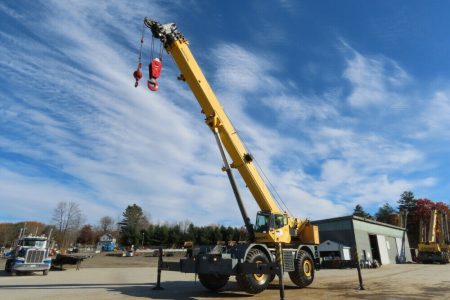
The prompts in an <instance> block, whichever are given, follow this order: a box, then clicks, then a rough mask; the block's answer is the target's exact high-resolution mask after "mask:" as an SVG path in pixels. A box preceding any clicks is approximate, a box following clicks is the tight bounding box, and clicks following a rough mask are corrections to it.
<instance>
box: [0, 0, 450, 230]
mask: <svg viewBox="0 0 450 300" xmlns="http://www.w3.org/2000/svg"><path fill="white" fill-rule="evenodd" d="M37 3H38V4H39V7H40V9H41V10H42V11H41V13H40V14H39V16H40V18H41V19H40V20H39V22H36V21H35V20H33V19H32V18H29V16H28V14H29V13H28V12H26V11H19V10H17V11H16V10H14V9H12V8H10V7H9V6H8V5H5V4H2V5H0V10H1V11H2V12H3V13H4V14H6V15H8V16H9V17H10V18H12V19H20V23H21V26H23V28H24V30H22V31H20V30H17V29H11V28H9V29H8V30H1V31H0V43H1V44H2V45H7V47H2V48H0V55H1V56H2V61H0V70H1V74H0V79H1V80H2V81H3V82H7V83H8V84H7V85H2V89H1V90H0V96H1V98H2V101H1V102H0V128H1V131H0V151H1V153H2V154H3V156H2V158H3V157H5V158H6V159H4V160H2V161H0V199H2V200H3V199H8V200H6V201H8V203H11V204H8V206H9V208H10V209H9V210H8V212H7V213H5V212H2V214H0V218H8V219H21V218H25V217H26V218H38V219H40V220H43V221H48V220H49V218H50V216H51V211H52V208H53V207H54V206H55V205H56V203H57V202H58V201H61V200H68V201H69V200H70V201H71V200H73V201H77V202H80V203H81V204H82V207H83V209H84V211H85V214H86V215H87V217H88V221H90V222H95V221H97V219H99V218H100V217H101V216H103V215H107V214H109V215H112V216H113V217H116V216H117V215H119V214H120V212H121V211H123V209H124V208H125V207H126V205H128V204H131V203H137V204H139V205H141V206H143V208H144V210H145V211H147V212H148V213H149V214H150V215H151V216H152V219H153V220H155V221H157V220H160V221H165V220H168V221H175V220H182V219H186V218H189V219H192V220H193V221H195V222H196V223H198V224H208V223H214V222H217V221H218V220H220V221H221V222H223V223H225V224H232V225H238V224H241V223H242V221H241V220H240V217H239V216H240V214H239V213H238V210H237V206H236V205H234V202H235V200H234V198H233V195H232V193H231V188H230V187H229V184H228V181H227V179H226V176H225V174H223V173H222V172H220V167H221V161H220V157H219V154H218V151H217V149H216V146H215V143H214V139H213V137H212V135H211V133H210V132H209V129H208V128H207V127H206V126H205V125H204V123H203V122H202V119H203V116H202V114H201V113H200V109H199V107H198V105H197V103H196V101H195V99H194V97H193V96H192V94H191V92H190V91H189V90H188V88H187V87H186V86H185V85H183V83H181V82H178V81H176V80H175V77H176V75H177V74H178V70H177V69H176V67H175V66H174V65H173V64H172V62H170V60H169V59H167V60H166V61H165V62H164V70H163V76H162V77H161V79H160V86H161V89H160V91H159V92H158V93H150V92H149V91H148V90H146V87H145V86H140V87H139V88H137V89H135V88H134V87H133V79H132V76H131V73H132V68H134V67H135V65H136V56H137V53H136V52H137V51H136V47H137V46H138V43H139V38H140V36H139V32H140V29H141V28H140V25H141V24H140V20H141V18H142V15H141V13H142V11H149V12H152V14H153V15H158V16H159V17H160V18H161V19H162V20H163V21H172V19H173V18H175V16H173V15H172V14H171V13H170V10H168V9H167V8H166V6H159V5H157V4H155V3H153V2H152V3H142V4H141V3H139V4H137V3H132V4H130V3H121V2H117V3H116V2H115V3H114V4H109V3H103V2H102V3H91V2H89V1H77V2H76V3H66V2H60V1H59V2H58V1H54V2H42V3H41V2H37ZM147 45H148V43H147ZM346 47H347V48H346V50H345V51H344V52H341V54H342V55H343V58H342V59H343V60H344V62H345V68H344V69H343V70H340V72H341V73H340V74H339V75H341V77H342V78H343V80H344V81H345V83H346V84H348V86H349V93H348V94H346V93H344V92H342V91H341V90H340V89H336V87H332V88H330V89H327V88H325V89H323V91H318V92H317V93H315V94H314V93H311V94H302V93H299V92H298V91H299V90H301V89H299V86H300V84H301V83H296V82H293V81H292V80H291V81H290V84H286V82H285V81H284V79H283V78H279V77H277V76H274V75H273V74H274V71H276V72H275V73H277V74H280V73H282V71H283V70H280V69H276V70H275V66H274V65H271V64H269V63H267V62H268V61H271V60H272V58H273V56H272V55H273V54H272V52H271V51H270V49H264V50H258V49H247V48H244V47H243V46H241V45H239V44H238V43H235V44H224V43H219V44H214V45H212V46H210V47H205V50H204V51H205V53H207V54H208V55H209V56H208V58H209V60H206V61H205V62H204V63H203V64H206V68H205V70H206V71H207V72H206V73H207V75H208V77H209V78H210V80H211V83H212V85H213V87H214V89H215V90H216V92H217V95H218V97H219V99H220V100H221V102H222V103H223V105H224V107H225V110H226V111H227V113H228V114H229V115H230V118H231V120H232V121H233V123H234V124H235V125H236V128H237V129H238V132H239V134H240V135H241V136H242V138H243V139H244V140H245V142H246V144H247V146H248V148H249V150H250V151H251V152H252V153H253V154H254V156H255V157H256V159H257V161H258V163H259V165H261V167H262V168H263V170H264V172H265V174H266V175H267V176H268V178H269V179H270V180H271V182H272V183H273V185H274V186H275V187H276V189H277V191H278V193H279V194H280V196H281V197H282V198H283V200H284V201H285V202H286V203H287V205H288V206H289V208H290V210H291V211H292V212H293V213H294V214H295V215H298V216H302V217H308V218H310V219H316V218H323V217H332V216H337V215H342V214H346V213H349V212H350V211H351V209H352V206H354V204H355V203H361V204H364V205H369V206H370V205H375V204H377V203H381V202H386V201H390V202H391V203H393V202H394V201H395V200H396V198H397V197H398V195H399V194H400V193H401V192H402V191H403V190H406V189H417V188H427V187H431V186H433V185H434V184H436V183H437V179H436V178H434V177H433V176H428V175H423V174H420V172H419V171H420V170H421V169H423V167H424V166H425V165H427V163H428V162H429V157H427V155H426V154H425V153H424V151H423V150H422V148H421V145H417V144H414V141H411V140H407V139H406V138H403V136H399V137H395V136H393V135H392V134H387V133H386V132H384V131H383V130H374V128H373V127H370V126H367V115H366V114H363V115H358V114H357V113H355V110H356V111H359V110H360V111H364V110H365V109H368V108H374V107H375V108H377V109H374V111H373V113H376V114H377V115H376V116H375V117H376V118H379V120H382V121H385V122H382V123H383V124H391V125H390V126H392V127H391V128H390V129H392V130H390V131H389V133H392V132H394V133H395V132H403V131H402V130H404V126H403V124H392V123H389V120H388V119H386V116H385V115H384V114H383V106H384V105H388V106H389V105H391V106H401V105H403V104H404V99H405V98H406V97H407V96H409V94H408V93H405V87H406V86H408V87H409V85H408V84H409V82H411V81H412V80H413V78H412V76H411V75H409V74H407V72H406V71H405V70H403V69H402V68H401V67H400V65H399V64H398V63H396V62H395V61H393V60H391V59H388V58H386V57H383V56H370V55H364V54H363V53H360V52H358V51H356V50H354V49H353V48H351V47H350V46H349V45H346ZM277 68H279V66H277ZM142 85H144V84H142ZM431 99H432V100H433V101H432V102H431V105H430V106H429V110H424V112H425V111H427V112H428V113H432V114H433V115H435V116H436V118H435V119H433V120H427V119H426V118H425V113H424V115H423V118H422V119H420V120H419V123H420V124H422V125H424V127H423V128H424V131H421V133H422V135H427V136H430V135H431V133H434V134H435V135H439V132H441V131H443V130H446V128H447V127H446V126H445V125H444V124H445V116H446V112H447V110H448V109H447V108H448V107H447V106H449V105H448V102H449V101H448V95H447V93H445V92H441V93H436V94H435V96H433V97H431ZM415 101H416V100H415ZM347 104H348V105H347ZM348 107H351V108H352V109H354V110H353V111H350V112H349V111H348V110H347V108H348ZM371 113H372V111H371ZM394 113H398V114H399V115H400V111H394ZM396 116H397V115H396ZM375 117H374V118H375ZM399 118H400V117H399ZM402 120H404V117H402ZM437 120H441V121H437ZM418 126H420V125H419V124H418ZM408 132H409V134H410V135H409V136H414V135H412V134H411V132H410V131H408ZM405 136H407V135H405ZM416 137H417V136H416ZM410 174H414V176H408V175H410ZM240 185H241V187H242V189H243V190H244V196H245V198H246V200H245V201H246V204H247V205H248V207H249V212H250V214H254V213H255V212H256V211H257V210H258V207H257V205H256V203H255V202H254V201H253V200H251V196H250V194H249V193H248V191H245V184H244V183H243V182H242V181H240ZM10 201H11V202H10ZM24 206H26V211H24V210H23V207H24ZM224 211H226V212H227V214H226V216H225V215H224V213H223V212H224ZM24 213H25V214H26V216H24ZM46 218H47V219H46Z"/></svg>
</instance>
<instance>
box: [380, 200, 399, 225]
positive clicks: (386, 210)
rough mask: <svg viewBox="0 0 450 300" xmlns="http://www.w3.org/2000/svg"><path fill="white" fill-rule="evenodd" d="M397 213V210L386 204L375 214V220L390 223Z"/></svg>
mask: <svg viewBox="0 0 450 300" xmlns="http://www.w3.org/2000/svg"><path fill="white" fill-rule="evenodd" d="M395 213H396V211H395V209H394V208H393V207H392V206H391V205H390V204H389V203H387V202H386V203H385V204H384V205H383V206H381V207H380V208H379V209H378V212H377V213H376V214H375V219H376V220H377V221H379V222H383V223H389V219H390V216H391V215H392V214H395Z"/></svg>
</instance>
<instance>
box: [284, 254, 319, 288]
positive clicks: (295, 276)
mask: <svg viewBox="0 0 450 300" xmlns="http://www.w3.org/2000/svg"><path fill="white" fill-rule="evenodd" d="M294 267H295V270H294V271H292V272H289V278H291V281H292V282H293V283H294V284H295V285H297V286H298V287H301V288H303V287H306V286H308V285H310V284H311V283H312V282H313V281H314V262H313V260H312V258H311V255H309V253H308V252H306V251H304V250H299V251H298V253H297V258H296V259H295V262H294Z"/></svg>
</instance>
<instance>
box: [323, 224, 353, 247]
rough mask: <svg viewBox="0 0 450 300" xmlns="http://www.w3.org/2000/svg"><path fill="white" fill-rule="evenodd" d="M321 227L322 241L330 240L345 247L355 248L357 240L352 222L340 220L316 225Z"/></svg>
mask: <svg viewBox="0 0 450 300" xmlns="http://www.w3.org/2000/svg"><path fill="white" fill-rule="evenodd" d="M316 225H317V226H318V227H319V238H320V241H326V240H330V241H333V242H336V243H339V244H342V245H345V246H350V247H353V245H354V244H355V239H354V235H353V230H352V225H351V220H350V219H348V220H338V221H332V222H329V223H323V224H320V223H319V224H316Z"/></svg>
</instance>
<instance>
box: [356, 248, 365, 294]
mask: <svg viewBox="0 0 450 300" xmlns="http://www.w3.org/2000/svg"><path fill="white" fill-rule="evenodd" d="M354 254H355V259H356V270H358V279H359V289H360V290H365V288H364V284H363V279H362V274H361V266H360V264H359V255H358V250H356V247H355V250H354Z"/></svg>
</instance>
